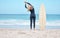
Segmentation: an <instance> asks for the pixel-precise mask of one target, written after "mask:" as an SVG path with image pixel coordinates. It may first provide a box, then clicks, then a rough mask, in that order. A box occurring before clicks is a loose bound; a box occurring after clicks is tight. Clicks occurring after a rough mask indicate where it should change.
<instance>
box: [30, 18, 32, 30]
mask: <svg viewBox="0 0 60 38" xmlns="http://www.w3.org/2000/svg"><path fill="white" fill-rule="evenodd" d="M30 29H32V17H30Z"/></svg>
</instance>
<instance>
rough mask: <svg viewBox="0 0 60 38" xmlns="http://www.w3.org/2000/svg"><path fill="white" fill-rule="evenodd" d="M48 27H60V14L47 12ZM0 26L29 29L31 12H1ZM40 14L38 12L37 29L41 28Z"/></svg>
mask: <svg viewBox="0 0 60 38" xmlns="http://www.w3.org/2000/svg"><path fill="white" fill-rule="evenodd" d="M46 16H47V17H46V29H60V14H46ZM0 28H16V29H29V28H30V15H29V14H0ZM39 28H40V25H39V15H38V14H36V29H39Z"/></svg>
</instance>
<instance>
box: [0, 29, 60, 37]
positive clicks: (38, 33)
mask: <svg viewBox="0 0 60 38" xmlns="http://www.w3.org/2000/svg"><path fill="white" fill-rule="evenodd" d="M0 38H60V29H48V30H23V29H0Z"/></svg>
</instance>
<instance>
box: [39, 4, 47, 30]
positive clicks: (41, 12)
mask: <svg viewBox="0 0 60 38" xmlns="http://www.w3.org/2000/svg"><path fill="white" fill-rule="evenodd" d="M39 25H40V30H44V29H45V27H46V11H45V7H44V4H41V6H40V10H39Z"/></svg>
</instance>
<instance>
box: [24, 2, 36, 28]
mask: <svg viewBox="0 0 60 38" xmlns="http://www.w3.org/2000/svg"><path fill="white" fill-rule="evenodd" d="M27 4H28V7H27ZM25 8H27V9H28V10H29V11H30V12H31V14H30V29H32V23H33V28H34V29H35V19H36V16H35V10H34V8H33V6H32V5H31V4H30V3H28V2H25Z"/></svg>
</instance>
